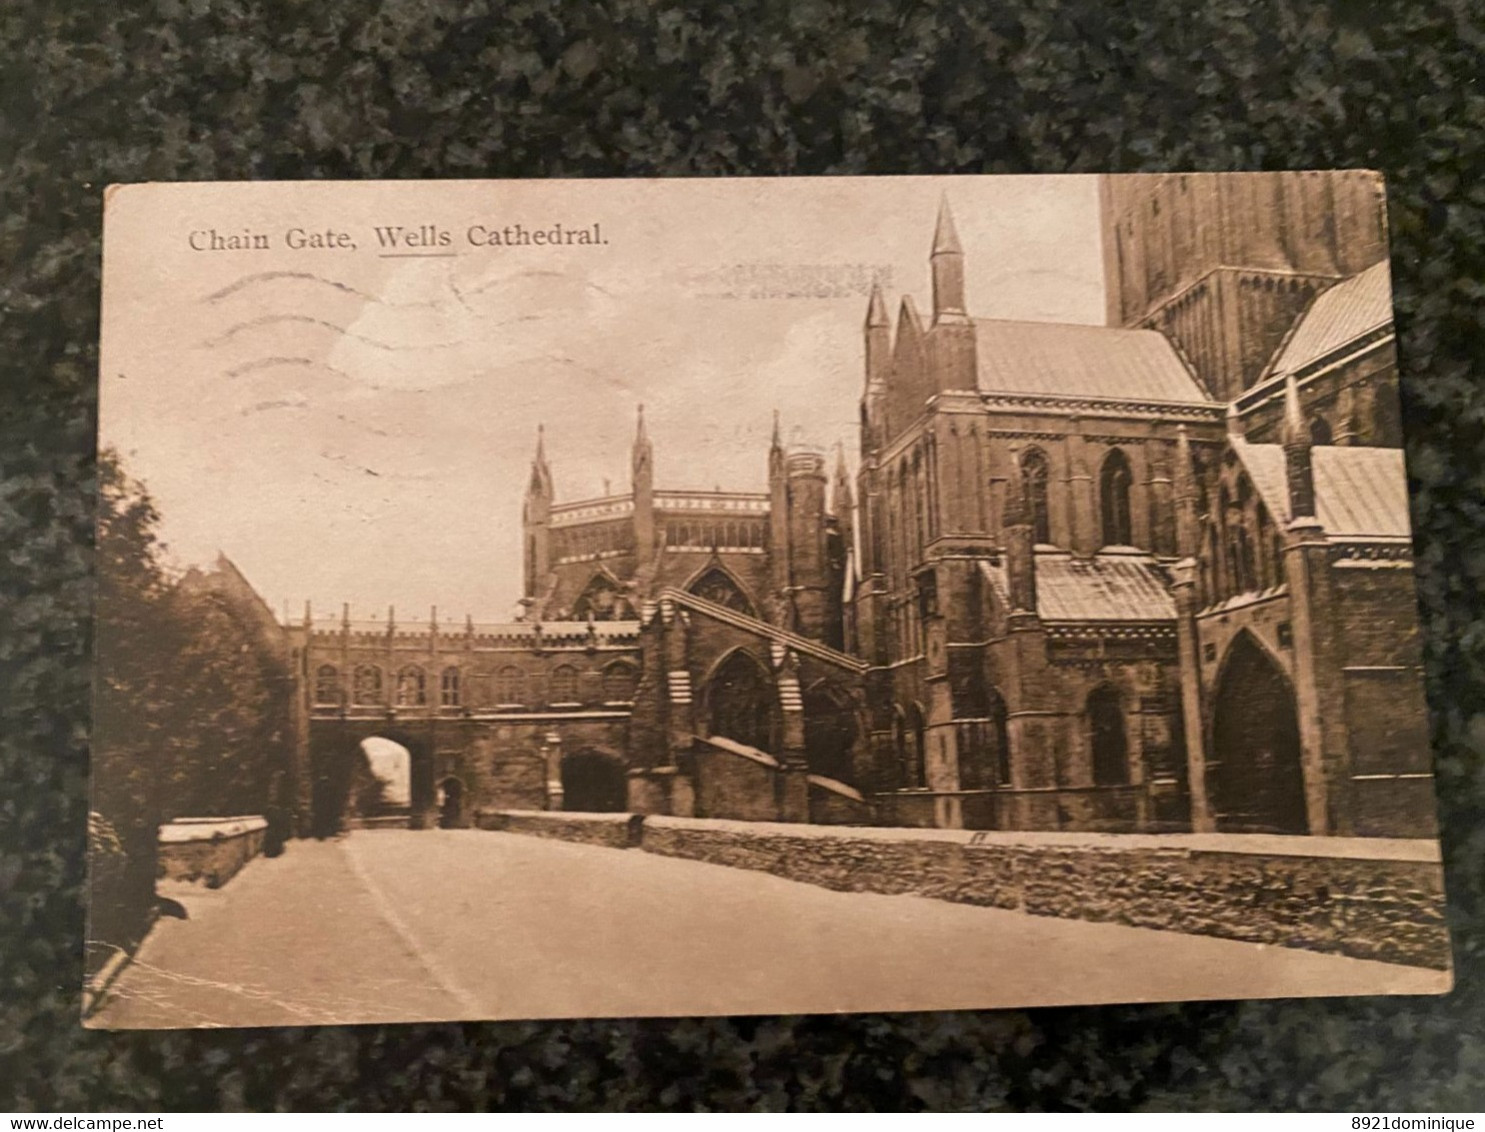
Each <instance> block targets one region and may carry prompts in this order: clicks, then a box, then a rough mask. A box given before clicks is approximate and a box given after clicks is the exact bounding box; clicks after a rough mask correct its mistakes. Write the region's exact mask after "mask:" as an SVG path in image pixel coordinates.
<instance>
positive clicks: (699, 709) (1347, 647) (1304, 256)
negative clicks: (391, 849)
mask: <svg viewBox="0 0 1485 1132" xmlns="http://www.w3.org/2000/svg"><path fill="white" fill-rule="evenodd" d="M1101 209H1102V227H1103V238H1104V239H1103V243H1104V267H1105V293H1106V296H1107V303H1108V320H1107V325H1104V326H1091V325H1068V324H1056V323H1046V322H1028V321H1014V320H1008V319H1000V318H995V317H993V315H994V312H993V311H990V312H986V313H988V314H989V315H990V316H991V317H985V316H984V313H981V312H978V311H976V309H975V307H974V305H973V302H972V300H973V296H972V295H970V294H969V293H968V288H967V286H966V272H965V260H966V255H967V254H969V253H968V252H967V250H966V249H965V248H964V247H963V246H962V244H961V242H960V239H959V237H958V234H957V232H956V229H955V224H954V219H953V215H952V213H951V209H950V206H949V203H948V202H947V200H946V201H944V202H943V204H942V205H941V208H940V211H939V215H938V220H937V225H936V229H935V231H934V232H933V233H932V242H931V245H930V248H929V256H928V260H929V268H930V277H931V294H930V295H929V297H928V299H927V301H926V303H925V304H924V309H922V310H920V308H919V306H918V304H917V303H916V302H915V300H914V299H913V298H912V296H910V295H909V296H904V297H902V298H901V299H900V301H899V302H898V303H897V306H896V311H895V314H893V313H889V308H888V305H887V301H886V296H885V295H883V293H882V292H881V290H880V289H873V292H872V294H871V296H870V300H869V302H868V305H867V310H866V317H865V325H864V333H863V346H862V351H863V362H864V367H863V368H864V381H863V393H862V397H861V403H860V436H859V463H858V466H857V469H856V473H855V476H854V483H853V481H852V477H851V476H850V475H849V474H848V471H847V465H846V460H845V456H844V452H843V451H840V450H838V451H837V453H836V457H835V460H834V464H833V468H831V470H830V471H829V473H828V474H827V462H826V459H825V456H824V455H823V454H822V453H821V452H819V451H815V450H809V449H788V448H786V446H785V445H784V444H783V442H782V440H781V437H780V434H779V428H778V423H777V421H776V422H775V428H774V436H773V442H772V444H771V446H770V450H769V452H768V453H767V455H766V460H765V459H764V457H763V454H762V453H760V461H759V465H760V467H759V470H760V486H761V487H762V488H763V490H758V491H721V490H711V491H703V490H693V489H674V488H663V487H658V486H657V485H656V478H657V477H656V464H657V460H656V448H655V445H654V443H653V442H652V440H651V438H650V436H649V434H648V431H647V428H646V424H645V420H644V416H643V410H641V411H640V416H639V420H638V423H637V426H636V430H635V435H634V440H633V444H632V448H631V459H630V476H629V482H628V485H627V489H626V490H624V491H622V492H618V493H614V492H609V491H605V494H604V495H602V496H601V497H599V498H594V499H577V500H574V499H564V498H562V497H561V495H560V494H559V492H558V490H557V486H556V485H557V481H558V478H559V477H558V475H556V474H554V470H553V468H552V466H551V464H550V463H549V460H548V455H547V450H546V449H547V444H546V438H545V437H543V436H540V435H539V436H538V439H537V445H536V453H535V457H534V459H533V461H532V466H531V475H530V479H529V482H528V484H527V487H526V494H525V501H524V507H523V513H522V517H521V518H522V522H521V534H522V545H523V558H524V578H523V583H524V584H523V594H524V596H523V606H524V613H523V616H522V618H521V619H520V620H519V621H517V622H515V623H512V624H508V625H489V626H486V625H475V624H473V623H466V624H465V625H463V626H462V627H461V626H447V625H444V624H441V623H440V622H439V620H438V618H437V615H436V614H434V615H433V616H432V617H430V619H429V621H428V622H427V623H426V625H403V624H400V623H398V622H397V621H396V619H395V615H394V614H391V613H389V615H388V618H387V620H386V621H385V622H384V623H383V622H380V621H377V622H359V621H352V620H351V618H350V615H349V611H343V613H342V616H341V617H340V618H339V619H338V620H336V619H332V620H331V621H328V622H316V621H314V620H313V618H311V617H310V616H309V614H308V612H306V618H305V622H304V625H303V626H302V627H299V628H294V629H291V630H290V632H289V637H290V642H289V643H290V645H291V646H292V648H293V650H294V651H293V657H294V661H295V663H296V664H298V665H299V669H300V672H301V676H302V680H303V683H304V700H305V715H306V718H307V721H308V722H307V732H308V743H309V745H310V747H311V751H310V757H309V759H308V760H307V765H310V766H313V767H315V768H317V769H316V770H315V771H314V774H315V796H316V798H317V799H318V801H317V802H316V814H317V817H316V823H317V825H318V826H319V827H320V828H327V827H333V826H334V824H335V822H336V820H338V819H337V817H336V815H337V813H338V812H339V810H338V809H337V807H340V806H342V805H343V802H342V799H343V798H344V797H345V791H346V786H345V782H344V779H345V773H346V772H345V770H344V767H345V765H346V761H345V760H346V758H347V757H348V756H347V752H348V751H353V750H354V749H355V745H356V744H357V743H360V742H362V741H364V739H366V738H367V737H368V736H372V735H381V736H390V737H392V738H395V739H396V740H397V741H398V742H400V743H403V744H404V745H406V746H407V747H408V748H409V750H410V751H411V752H412V759H413V763H414V772H413V790H412V792H413V795H414V803H413V810H414V815H413V820H414V822H415V823H416V822H418V821H421V822H423V823H424V824H426V823H428V822H431V821H432V820H441V821H443V822H444V824H469V823H471V822H474V821H477V820H478V814H479V812H480V811H481V810H482V809H501V808H543V807H547V808H551V807H556V808H562V807H565V808H579V809H616V810H618V809H629V810H633V811H636V812H643V813H664V814H680V815H694V816H703V817H707V816H710V817H727V818H747V819H768V820H787V821H815V822H850V823H875V824H882V825H908V826H937V827H947V828H968V829H1002V830H1092V831H1185V830H1194V831H1197V832H1204V831H1232V832H1271V833H1274V832H1276V833H1292V834H1306V833H1308V834H1321V835H1375V836H1425V835H1429V834H1431V833H1432V830H1433V825H1432V822H1433V817H1432V815H1433V809H1434V806H1433V782H1432V777H1431V774H1430V772H1429V767H1430V761H1429V747H1428V741H1427V725H1426V712H1425V707H1424V702H1423V698H1422V684H1421V667H1420V654H1419V642H1418V636H1417V634H1418V628H1417V622H1416V615H1415V596H1414V583H1413V560H1412V555H1411V540H1410V534H1409V523H1408V508H1407V489H1406V482H1405V477H1404V469H1403V460H1402V451H1401V447H1400V444H1401V435H1400V424H1399V411H1398V402H1397V392H1396V382H1397V365H1396V360H1395V356H1394V351H1393V324H1392V313H1391V298H1390V289H1389V283H1388V276H1387V261H1386V258H1385V257H1386V229H1385V217H1384V212H1383V205H1382V197H1381V191H1380V186H1379V184H1378V182H1377V181H1376V180H1375V178H1373V177H1372V176H1370V175H1368V174H1362V173H1314V174H1310V173H1305V174H1287V173H1285V174H1279V173H1254V174H1241V175H1224V176H1222V177H1207V176H1194V175H1191V176H1188V175H1164V174H1162V175H1154V176H1127V177H1110V178H1106V179H1105V180H1104V182H1103V184H1102V192H1101ZM974 251H975V252H976V253H977V254H988V252H989V250H988V249H975V250H974ZM559 470H560V469H559ZM317 752H318V753H317ZM337 768H339V769H337ZM455 796H457V798H458V799H460V801H459V802H458V804H454V805H451V804H450V802H449V799H450V798H451V797H455ZM419 811H421V816H419Z"/></svg>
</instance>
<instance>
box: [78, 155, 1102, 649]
mask: <svg viewBox="0 0 1485 1132" xmlns="http://www.w3.org/2000/svg"><path fill="white" fill-rule="evenodd" d="M1097 195H1098V194H1097V181H1096V179H1094V178H1092V177H1086V178H1084V177H981V178H976V177H942V178H929V177H893V178H791V179H740V180H670V181H646V180H622V181H620V180H611V181H545V182H541V181H526V182H512V181H486V182H475V181H444V182H364V183H348V182H301V183H282V182H281V183H251V184H236V185H222V184H196V185H191V184H177V185H140V186H127V187H124V188H122V189H117V190H111V194H110V197H109V199H108V201H107V206H106V209H105V224H104V268H103V270H104V298H103V331H102V349H101V356H100V384H101V408H100V426H99V430H100V443H101V444H102V445H103V446H105V447H112V448H114V449H116V450H117V451H118V452H119V453H120V455H121V456H122V458H123V463H124V467H125V469H126V471H127V472H128V473H129V474H130V475H132V476H134V477H135V478H137V479H139V480H141V481H142V482H143V483H144V484H145V486H146V487H147V488H148V490H149V491H150V493H151V494H152V496H153V497H154V499H155V501H156V503H157V505H158V506H159V509H160V512H161V516H162V519H161V535H162V537H163V539H164V540H165V542H166V544H167V547H168V554H169V560H170V562H171V563H172V565H173V566H175V567H176V568H184V567H186V566H188V565H191V564H208V563H210V562H211V561H212V560H214V559H215V557H216V555H217V553H218V552H219V551H220V552H221V553H224V554H226V555H227V556H228V557H229V558H231V559H232V560H233V561H234V562H235V563H236V564H237V566H238V567H239V568H240V569H241V570H242V571H243V572H244V574H245V575H246V576H247V578H248V580H249V581H250V582H251V583H252V584H253V585H254V587H255V588H256V589H257V590H258V592H259V593H260V594H261V595H262V596H263V597H264V599H265V600H266V601H267V602H268V603H269V604H270V605H271V606H272V607H273V608H274V609H275V610H276V611H280V612H282V611H283V610H284V608H285V606H286V605H287V608H288V610H289V612H290V614H291V615H292V616H293V617H294V618H296V619H297V618H298V617H300V616H302V613H303V609H304V603H305V601H306V600H308V601H310V602H312V603H313V608H314V611H315V616H316V619H317V620H318V619H320V618H322V617H325V616H334V617H337V618H338V617H339V615H340V609H341V603H342V602H349V603H350V604H351V607H352V609H351V615H352V616H353V617H358V618H364V617H385V616H386V614H387V608H388V606H395V607H396V609H397V617H398V619H399V620H403V619H404V618H405V619H407V620H409V621H411V620H420V621H424V622H426V621H427V619H428V618H429V617H430V610H431V607H433V606H437V608H438V616H439V619H440V620H454V621H458V622H462V621H463V619H464V616H465V614H466V613H467V614H471V615H473V616H474V618H475V620H477V621H501V620H508V619H511V618H512V617H513V616H514V613H515V603H516V600H517V599H518V598H519V597H520V584H521V582H520V579H521V562H520V514H521V500H522V497H523V495H524V492H525V487H526V483H527V481H528V478H529V469H530V462H531V456H532V452H533V450H534V447H535V440H536V431H537V426H538V425H545V437H546V451H547V456H548V459H549V461H550V464H551V467H552V473H553V479H554V481H555V485H556V496H557V500H558V501H559V502H563V501H567V500H573V499H581V498H584V497H588V496H593V495H598V494H600V493H602V492H603V490H604V485H605V481H608V482H609V483H610V484H611V486H612V489H613V490H615V491H621V490H626V489H627V486H628V478H629V451H630V444H631V440H632V437H633V433H634V424H635V414H636V409H637V407H638V406H639V405H640V404H643V405H644V407H645V419H646V422H647V428H648V431H649V434H650V437H651V439H652V441H653V443H654V446H655V467H656V486H657V487H660V488H674V489H686V488H692V489H695V488H712V487H720V488H723V489H729V490H741V491H761V490H764V488H765V486H766V485H765V471H766V464H767V452H768V441H769V435H770V433H771V430H772V414H773V412H774V411H775V410H777V411H778V412H779V414H780V417H781V420H782V423H783V429H784V434H785V439H786V441H787V442H789V443H800V444H810V445H815V446H818V447H822V448H832V447H834V445H835V444H836V443H837V442H842V443H844V445H845V447H846V453H847V458H848V461H849V462H850V463H851V464H852V465H853V466H854V461H855V451H856V421H857V411H858V408H857V406H858V400H859V397H860V394H861V386H862V334H861V326H862V321H863V318H864V315H865V310H866V301H867V294H868V291H869V287H870V283H871V280H872V279H873V278H878V279H880V280H881V281H882V284H883V288H884V291H885V292H886V295H887V300H888V306H889V310H890V311H891V312H892V315H893V318H894V321H895V318H896V312H897V307H898V303H899V301H900V297H901V295H902V294H904V293H911V294H912V295H913V297H914V299H915V301H916V302H917V304H918V307H919V310H920V311H922V312H924V313H925V314H926V313H927V312H928V310H929V309H930V307H931V291H930V289H929V266H928V252H929V248H930V246H931V241H932V236H933V229H934V221H935V217H936V214H937V211H938V207H939V202H940V199H941V198H944V197H946V198H947V199H948V201H949V203H950V206H951V208H952V209H953V213H954V219H955V223H956V225H957V228H958V232H959V236H960V240H961V243H962V244H963V246H964V251H965V269H966V290H967V293H968V305H969V307H970V310H971V313H973V314H974V315H976V316H977V317H982V318H1016V319H1035V320H1044V321H1061V322H1081V323H1099V322H1102V321H1103V313H1104V305H1103V282H1102V262H1101V250H1100V240H1099V228H1098V204H1097ZM517 224H520V225H522V226H523V227H524V229H525V230H526V231H527V232H528V233H529V232H534V231H542V232H548V233H550V232H553V231H554V230H555V228H556V226H557V225H559V224H560V225H562V226H563V228H564V229H565V230H566V231H569V232H573V233H581V234H583V235H584V236H586V237H588V239H589V240H590V241H591V242H587V243H576V242H570V243H569V242H562V243H559V244H557V245H555V246H553V245H552V244H551V243H550V242H548V243H545V244H543V245H541V246H537V245H536V244H534V243H532V244H525V245H522V244H513V245H508V244H504V243H502V244H496V245H492V244H491V243H489V242H488V241H489V240H490V238H491V236H490V234H491V233H497V234H499V235H500V236H501V237H504V236H505V235H506V233H507V229H509V228H510V227H511V226H513V225H517ZM594 225H596V226H597V228H596V231H595V229H594ZM394 228H396V229H400V230H401V231H400V233H397V235H396V239H395V242H391V233H390V232H389V230H390V229H394ZM378 229H381V230H382V235H381V236H378V234H377V230H378ZM213 233H214V234H215V238H213ZM409 234H412V235H414V236H417V237H426V239H427V243H426V244H420V245H410V244H409V243H408V240H407V236H408V235H409ZM254 237H258V240H257V242H258V243H267V244H268V247H267V248H262V247H254V246H252V245H253V244H254V239H253V238H254ZM445 237H446V242H440V241H442V240H444V238H445ZM291 239H292V241H293V242H294V243H296V244H299V245H306V246H290V241H291ZM562 239H563V240H567V239H569V237H562ZM337 241H338V242H339V243H340V244H341V245H342V246H334V245H335V244H336V243H337ZM239 242H240V243H243V244H246V245H248V246H246V247H236V246H222V247H219V248H217V249H216V250H214V249H213V245H214V244H215V245H234V244H236V243H239ZM193 244H195V245H196V247H195V248H193V246H192V245H193ZM316 244H329V245H332V246H328V247H325V246H308V245H316ZM198 249H199V250H198ZM429 252H434V253H437V254H436V255H429V254H428V253H429Z"/></svg>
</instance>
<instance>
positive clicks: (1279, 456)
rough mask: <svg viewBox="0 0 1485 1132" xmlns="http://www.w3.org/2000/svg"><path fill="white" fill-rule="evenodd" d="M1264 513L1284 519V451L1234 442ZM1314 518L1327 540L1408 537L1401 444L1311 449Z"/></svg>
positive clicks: (1286, 517)
mask: <svg viewBox="0 0 1485 1132" xmlns="http://www.w3.org/2000/svg"><path fill="white" fill-rule="evenodd" d="M1232 446H1233V450H1234V451H1235V452H1236V453H1237V454H1238V457H1239V458H1240V459H1241V460H1242V462H1243V467H1244V468H1246V469H1247V471H1248V475H1249V476H1250V477H1252V480H1253V485H1254V486H1255V487H1256V488H1257V489H1258V493H1259V494H1260V495H1262V496H1263V501H1264V503H1266V504H1267V505H1268V509H1269V513H1270V514H1271V515H1273V516H1274V518H1275V520H1276V521H1278V522H1280V523H1287V522H1288V521H1289V518H1290V516H1289V486H1288V481H1287V479H1286V477H1285V473H1284V449H1283V448H1282V447H1281V446H1280V445H1278V444H1249V443H1247V442H1246V441H1244V440H1234V441H1233V445H1232ZM1310 451H1311V459H1312V461H1313V465H1314V470H1315V510H1316V511H1318V512H1319V514H1318V515H1316V518H1317V519H1319V520H1320V525H1321V526H1322V527H1324V528H1325V533H1326V535H1328V536H1329V537H1331V538H1339V539H1348V538H1349V539H1355V538H1408V537H1410V536H1411V533H1412V526H1411V524H1410V522H1409V520H1408V480H1407V473H1406V472H1405V471H1404V468H1403V453H1402V449H1401V448H1356V447H1346V446H1335V445H1328V444H1322V445H1317V446H1316V447H1314V448H1312V449H1311V450H1310Z"/></svg>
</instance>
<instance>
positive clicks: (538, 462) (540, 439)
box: [526, 425, 552, 502]
mask: <svg viewBox="0 0 1485 1132" xmlns="http://www.w3.org/2000/svg"><path fill="white" fill-rule="evenodd" d="M526 494H527V496H528V497H534V496H544V497H545V498H546V499H547V501H548V502H550V501H551V498H552V469H551V468H550V467H549V466H548V465H547V444H546V428H545V426H543V425H537V426H536V455H535V456H533V457H532V459H531V484H530V486H529V487H528V488H527V489H526Z"/></svg>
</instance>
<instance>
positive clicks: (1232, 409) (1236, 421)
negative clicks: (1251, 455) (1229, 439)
mask: <svg viewBox="0 0 1485 1132" xmlns="http://www.w3.org/2000/svg"><path fill="white" fill-rule="evenodd" d="M1245 431H1246V430H1245V429H1244V426H1243V418H1242V417H1241V416H1240V415H1239V414H1238V407H1237V402H1236V401H1229V402H1228V403H1227V435H1228V436H1234V437H1237V438H1239V439H1241V438H1242V437H1243V436H1244V434H1245Z"/></svg>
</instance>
